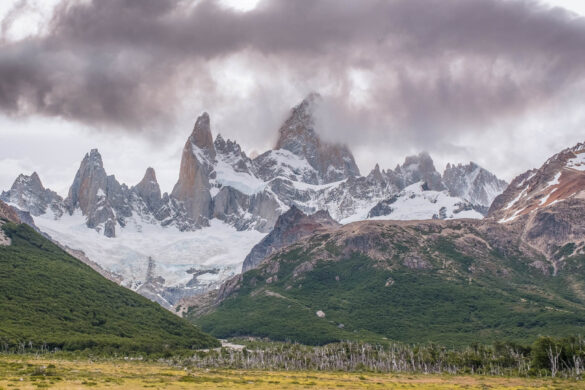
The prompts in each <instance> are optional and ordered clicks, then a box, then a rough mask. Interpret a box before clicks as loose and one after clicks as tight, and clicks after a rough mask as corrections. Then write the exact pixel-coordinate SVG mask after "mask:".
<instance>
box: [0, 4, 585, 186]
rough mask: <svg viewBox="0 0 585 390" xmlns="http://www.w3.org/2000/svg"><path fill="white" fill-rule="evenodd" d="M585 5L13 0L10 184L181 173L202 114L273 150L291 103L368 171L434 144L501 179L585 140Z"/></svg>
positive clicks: (4, 58)
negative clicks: (90, 162)
mask: <svg viewBox="0 0 585 390" xmlns="http://www.w3.org/2000/svg"><path fill="white" fill-rule="evenodd" d="M583 15H585V2H584V1H582V0H554V1H553V0H550V1H546V2H542V1H541V2H539V1H536V0H474V1H469V0H392V1H376V0H360V1H353V0H352V1H350V0H347V1H344V0H312V1H309V0H296V1H288V0H261V1H255V0H229V1H228V0H225V1H208V0H199V1H191V0H180V1H175V0H93V1H92V0H68V1H64V0H28V1H27V0H2V2H0V19H1V20H2V22H1V25H0V34H1V35H0V189H8V188H9V187H10V185H11V184H12V181H13V180H14V178H15V177H16V176H17V175H18V174H19V173H27V174H29V173H31V172H32V171H37V172H38V173H39V174H40V176H41V179H42V180H43V182H44V184H45V185H46V186H47V187H50V188H52V189H54V190H56V191H58V192H59V193H61V194H62V195H66V191H67V189H68V187H69V185H70V184H71V182H72V180H73V176H74V174H75V171H76V170H77V168H78V166H79V163H80V161H81V159H82V158H83V155H84V154H85V153H86V152H87V151H89V150H90V149H91V148H98V149H99V150H100V152H101V153H102V156H103V157H104V164H105V167H106V170H107V171H108V173H110V174H115V175H116V177H117V178H118V179H119V180H120V181H122V182H125V183H127V184H129V185H133V184H135V183H137V182H138V181H139V180H140V179H141V177H142V175H143V174H144V171H145V170H146V168H147V167H148V166H152V167H154V168H155V170H156V171H157V176H158V179H159V182H160V183H161V186H162V190H163V191H170V190H171V189H172V186H173V184H174V183H175V181H176V180H177V176H178V170H179V159H180V152H181V149H182V147H183V144H184V142H185V140H186V138H187V136H188V135H189V134H190V132H191V129H192V126H193V123H194V121H195V119H196V117H197V116H198V115H199V114H200V113H201V112H203V111H207V112H208V113H209V114H210V116H211V122H212V132H213V133H214V136H215V135H216V134H217V133H221V134H222V135H223V136H224V137H225V138H231V139H235V140H236V141H238V142H239V143H240V144H241V145H242V147H243V148H244V150H245V151H247V152H248V153H250V152H252V151H256V152H263V151H265V150H266V149H268V148H270V147H272V146H273V144H274V143H275V142H276V137H277V131H278V128H279V126H280V124H281V123H282V122H283V120H284V119H285V118H286V116H287V115H288V112H289V110H290V108H291V107H292V106H293V105H295V104H297V103H298V102H299V101H300V100H302V98H303V97H304V96H306V95H307V94H308V93H310V92H312V91H316V92H319V93H320V94H321V95H322V96H323V98H324V99H323V104H322V107H321V109H320V111H319V116H318V127H317V131H318V132H319V133H320V134H321V136H322V137H323V138H325V139H327V140H330V141H335V142H342V143H347V144H348V145H349V146H350V148H351V149H352V151H353V152H354V155H355V157H356V160H357V162H358V165H359V167H360V169H361V171H362V174H367V173H368V171H369V170H370V169H371V168H372V167H373V166H374V164H375V163H376V162H378V163H380V166H381V167H382V168H393V167H394V166H395V165H396V164H397V163H400V162H402V161H403V160H404V157H405V156H407V155H409V154H414V153H418V152H420V151H423V150H426V151H428V152H430V153H431V155H432V156H433V158H434V159H435V163H436V166H437V168H438V169H441V170H442V169H443V168H444V166H445V165H446V163H447V162H455V163H457V162H463V163H466V162H468V161H470V160H473V161H475V162H477V163H479V164H480V165H482V166H484V167H485V168H487V169H489V170H491V171H492V172H494V173H496V174H497V175H498V176H500V177H502V178H504V179H506V180H511V179H512V178H513V177H514V176H515V175H517V174H519V173H521V172H523V171H525V170H526V169H530V168H533V167H537V166H539V165H541V164H542V163H543V162H544V161H545V160H546V159H547V158H548V157H550V155H552V154H554V153H556V152H558V151H560V150H561V149H563V148H565V147H568V146H572V145H573V144H575V143H577V142H580V141H585V109H584V107H585V104H583V103H584V102H585V99H584V98H585V92H584V91H585V89H584V88H583V87H584V84H585V66H583V64H585V19H584V18H583Z"/></svg>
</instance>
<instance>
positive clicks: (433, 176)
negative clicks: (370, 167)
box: [386, 152, 445, 191]
mask: <svg viewBox="0 0 585 390" xmlns="http://www.w3.org/2000/svg"><path fill="white" fill-rule="evenodd" d="M386 176H387V177H388V180H389V181H390V182H392V183H394V184H396V186H397V187H398V188H400V189H402V188H405V187H408V186H409V185H411V184H414V183H417V182H419V181H422V182H424V183H426V185H427V189H429V190H432V191H443V190H444V189H445V185H444V184H443V181H442V180H441V174H440V173H439V172H437V170H436V169H435V164H434V163H433V159H432V158H431V156H430V155H429V154H428V153H427V152H422V153H420V154H418V155H417V156H408V157H406V159H405V160H404V164H402V165H401V166H397V167H396V169H395V170H394V171H391V170H388V171H387V172H386Z"/></svg>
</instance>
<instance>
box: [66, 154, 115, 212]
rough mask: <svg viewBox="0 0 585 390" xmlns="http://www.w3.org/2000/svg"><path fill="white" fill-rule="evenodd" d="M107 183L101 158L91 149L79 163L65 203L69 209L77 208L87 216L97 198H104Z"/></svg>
mask: <svg viewBox="0 0 585 390" xmlns="http://www.w3.org/2000/svg"><path fill="white" fill-rule="evenodd" d="M107 181H108V175H107V174H106V171H105V170H104V164H103V162H102V156H101V154H100V153H99V152H98V150H97V149H92V150H91V151H90V152H89V153H86V155H85V157H84V158H83V160H82V161H81V165H80V166H79V169H78V170H77V174H76V175H75V179H73V184H72V185H71V187H70V188H69V195H68V197H67V200H66V202H67V203H68V205H69V207H70V208H71V209H73V208H76V207H79V208H80V209H81V211H82V212H83V214H84V215H87V214H88V213H89V212H90V211H91V209H92V207H93V206H94V205H95V204H96V203H97V201H98V198H101V197H105V191H106V186H107Z"/></svg>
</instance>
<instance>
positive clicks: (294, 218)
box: [242, 206, 340, 272]
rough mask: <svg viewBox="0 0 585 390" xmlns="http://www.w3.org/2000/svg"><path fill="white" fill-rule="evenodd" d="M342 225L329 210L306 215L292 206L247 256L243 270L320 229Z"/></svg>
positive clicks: (256, 264)
mask: <svg viewBox="0 0 585 390" xmlns="http://www.w3.org/2000/svg"><path fill="white" fill-rule="evenodd" d="M337 226H340V225H339V224H338V223H337V222H335V221H334V220H333V219H332V218H331V216H330V215H329V213H328V212H326V211H319V212H317V213H315V214H313V215H306V214H304V213H303V212H302V211H301V210H299V209H298V208H296V207H295V206H292V207H291V208H290V209H289V210H288V211H287V212H286V213H284V214H282V215H281V216H280V217H278V220H277V221H276V225H275V226H274V229H273V230H272V232H270V234H269V235H267V236H266V237H265V238H264V239H263V240H262V241H260V242H259V243H258V244H257V245H256V246H255V247H254V248H252V250H251V251H250V254H248V256H246V259H245V260H244V265H243V267H242V272H246V271H248V270H250V269H252V268H255V267H256V266H258V264H260V263H261V262H262V260H264V259H265V258H266V257H267V256H269V255H270V254H271V253H273V252H275V251H277V250H279V249H280V248H283V247H285V246H287V245H290V244H292V243H294V242H296V241H298V240H300V239H301V238H303V237H306V236H308V235H311V234H313V233H315V232H317V231H319V230H323V229H329V228H332V227H337Z"/></svg>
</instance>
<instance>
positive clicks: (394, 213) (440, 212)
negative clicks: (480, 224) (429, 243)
mask: <svg viewBox="0 0 585 390" xmlns="http://www.w3.org/2000/svg"><path fill="white" fill-rule="evenodd" d="M425 185H426V184H425V183H424V182H418V183H415V184H411V185H410V186H408V187H406V188H405V189H404V190H402V191H400V193H398V194H396V195H394V196H393V197H391V198H390V199H387V200H384V201H382V202H379V203H378V204H377V205H376V206H375V207H373V208H372V209H371V210H370V212H369V213H368V219H392V220H424V219H455V218H475V219H481V218H483V215H482V214H481V213H480V212H479V211H477V210H474V208H473V205H472V204H471V203H469V202H467V201H465V200H462V199H461V198H456V197H453V196H450V195H449V194H448V193H447V192H446V191H432V190H428V189H426V188H425Z"/></svg>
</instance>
